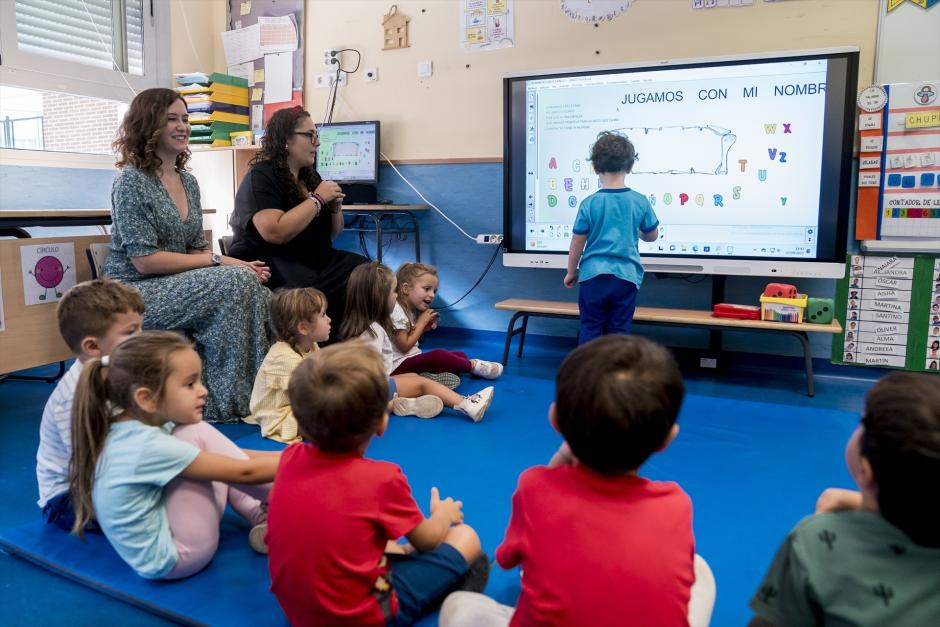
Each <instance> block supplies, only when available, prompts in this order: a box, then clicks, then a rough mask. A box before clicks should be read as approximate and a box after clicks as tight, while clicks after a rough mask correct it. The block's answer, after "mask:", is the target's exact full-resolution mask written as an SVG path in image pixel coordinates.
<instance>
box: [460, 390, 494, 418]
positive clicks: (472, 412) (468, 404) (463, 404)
mask: <svg viewBox="0 0 940 627" xmlns="http://www.w3.org/2000/svg"><path fill="white" fill-rule="evenodd" d="M492 402H493V386H492V385H491V386H490V387H488V388H483V389H482V390H480V391H479V392H477V393H476V394H474V395H473V396H467V397H465V398H464V399H463V400H462V401H460V404H459V405H457V406H456V407H454V409H456V410H457V411H459V412H460V413H461V414H464V415H466V416H469V417H470V420H472V421H473V422H480V421H481V420H483V414H485V413H486V410H487V409H489V406H490V403H492Z"/></svg>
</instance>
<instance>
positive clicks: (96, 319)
mask: <svg viewBox="0 0 940 627" xmlns="http://www.w3.org/2000/svg"><path fill="white" fill-rule="evenodd" d="M129 311H135V312H137V313H139V314H140V315H143V314H144V299H143V297H142V296H141V295H140V292H138V291H137V290H135V289H134V288H133V287H129V286H127V285H124V284H123V283H118V282H117V281H112V280H111V279H95V280H93V281H85V282H83V283H79V284H77V285H74V286H72V288H71V289H70V290H69V291H67V292H66V293H65V296H63V297H62V300H60V301H59V305H58V306H57V308H56V317H57V318H58V320H59V333H60V334H61V335H62V339H63V340H65V343H66V344H68V347H69V350H71V351H72V352H73V353H74V354H76V355H78V354H80V353H81V352H82V340H83V339H85V338H86V337H102V336H103V335H105V334H106V333H107V332H108V329H109V328H110V327H111V325H112V324H114V316H116V315H118V314H122V313H127V312H129Z"/></svg>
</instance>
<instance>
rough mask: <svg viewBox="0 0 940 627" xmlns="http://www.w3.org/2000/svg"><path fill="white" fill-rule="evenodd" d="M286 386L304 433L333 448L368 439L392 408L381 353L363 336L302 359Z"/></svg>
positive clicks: (333, 450) (348, 447)
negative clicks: (389, 407) (362, 340)
mask: <svg viewBox="0 0 940 627" xmlns="http://www.w3.org/2000/svg"><path fill="white" fill-rule="evenodd" d="M359 267H360V268H361V267H363V266H359ZM287 392H288V395H289V396H290V404H291V407H292V408H293V410H294V416H295V417H296V418H297V426H298V427H299V428H300V433H301V435H303V436H304V437H305V438H307V439H309V440H310V441H311V442H313V443H314V444H315V445H316V446H317V448H319V449H320V450H323V451H326V452H329V453H345V452H349V451H352V450H355V449H356V448H357V447H358V446H360V445H361V444H363V443H365V442H367V441H368V439H369V438H370V437H372V435H373V434H374V433H375V428H376V426H377V425H378V422H379V421H380V420H381V419H382V416H383V415H384V414H385V413H386V412H387V411H388V375H387V374H385V365H384V364H383V363H382V357H381V356H380V355H379V353H378V352H377V351H376V350H375V349H374V348H373V347H372V346H370V345H369V344H367V343H366V342H361V341H356V342H343V343H342V344H334V345H332V346H328V347H327V348H324V349H323V350H320V351H317V352H316V353H314V354H313V355H312V356H311V357H309V358H308V359H304V360H303V361H302V362H300V365H299V366H297V368H296V369H295V370H294V374H293V375H292V376H291V379H290V384H289V385H288V386H287Z"/></svg>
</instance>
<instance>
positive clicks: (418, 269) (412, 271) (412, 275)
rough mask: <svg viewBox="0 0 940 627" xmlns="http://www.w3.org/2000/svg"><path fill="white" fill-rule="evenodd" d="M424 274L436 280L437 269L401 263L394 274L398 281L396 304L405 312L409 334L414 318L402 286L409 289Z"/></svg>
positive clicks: (417, 264)
mask: <svg viewBox="0 0 940 627" xmlns="http://www.w3.org/2000/svg"><path fill="white" fill-rule="evenodd" d="M425 274H430V275H431V276H433V277H434V278H438V275H437V268H435V267H434V266H430V265H428V264H426V263H418V262H416V261H415V262H412V263H403V264H402V265H401V266H400V267H399V268H398V272H396V273H395V277H396V278H397V279H398V287H397V288H396V291H397V292H398V304H399V305H401V308H402V309H403V310H404V311H405V315H406V316H408V325H409V329H408V331H409V332H410V331H411V329H412V328H413V327H414V323H415V320H414V318H415V316H414V311H413V308H412V305H411V303H410V302H409V301H408V296H407V294H405V290H403V289H402V286H403V285H405V284H407V285H409V286H411V287H414V284H415V283H416V282H417V281H418V279H420V278H421V277H423V276H424V275H425Z"/></svg>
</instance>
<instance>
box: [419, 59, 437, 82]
mask: <svg viewBox="0 0 940 627" xmlns="http://www.w3.org/2000/svg"><path fill="white" fill-rule="evenodd" d="M433 73H434V64H433V63H432V62H431V61H418V78H428V77H430V76H431V74H433Z"/></svg>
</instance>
